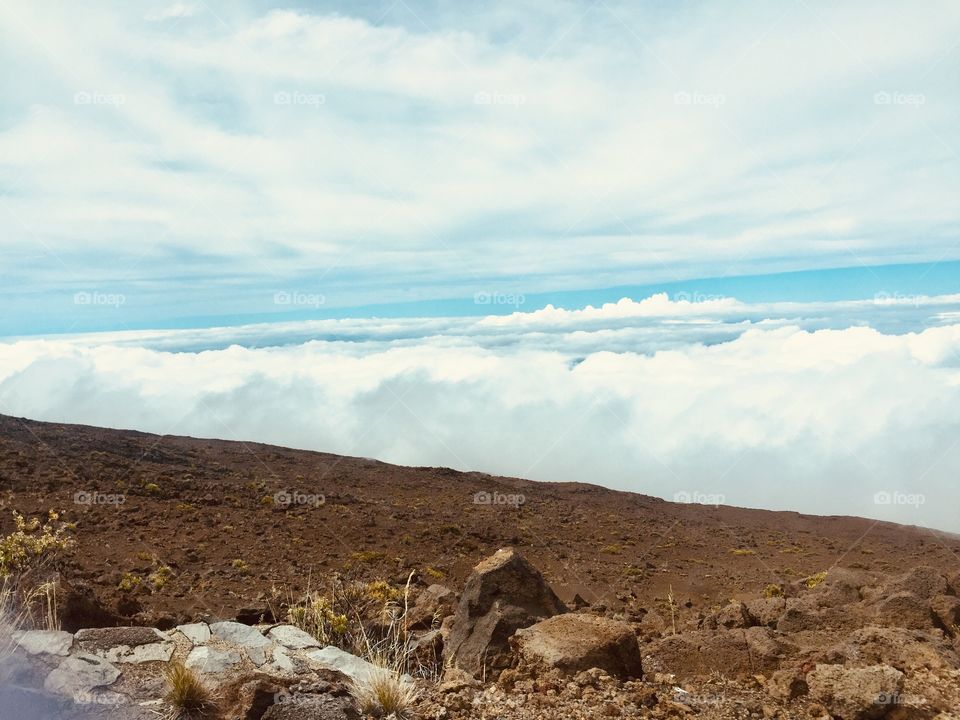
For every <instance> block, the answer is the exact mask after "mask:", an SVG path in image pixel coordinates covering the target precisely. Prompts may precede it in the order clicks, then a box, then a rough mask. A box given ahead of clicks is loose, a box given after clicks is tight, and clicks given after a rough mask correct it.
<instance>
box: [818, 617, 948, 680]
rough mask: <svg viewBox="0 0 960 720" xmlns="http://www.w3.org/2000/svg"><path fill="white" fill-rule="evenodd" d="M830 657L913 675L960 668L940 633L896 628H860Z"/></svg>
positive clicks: (833, 659) (834, 649)
mask: <svg viewBox="0 0 960 720" xmlns="http://www.w3.org/2000/svg"><path fill="white" fill-rule="evenodd" d="M828 654H829V655H830V656H831V662H834V661H836V662H844V663H847V664H859V665H891V666H893V667H894V668H896V669H897V670H901V671H903V672H909V673H914V672H917V671H920V670H938V669H940V668H944V667H947V668H956V667H960V659H958V658H957V655H956V653H955V652H954V650H953V648H951V647H950V645H949V644H947V643H946V642H945V641H944V639H943V637H942V635H941V634H940V633H939V632H936V631H933V632H929V633H927V632H919V631H916V630H907V629H905V628H896V627H872V626H871V627H865V628H860V629H859V630H855V631H854V632H852V633H850V635H848V636H847V638H846V640H844V641H843V642H841V643H839V644H838V645H836V646H834V647H833V648H832V649H831V650H830V651H829V653H828Z"/></svg>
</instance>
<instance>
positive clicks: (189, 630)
mask: <svg viewBox="0 0 960 720" xmlns="http://www.w3.org/2000/svg"><path fill="white" fill-rule="evenodd" d="M176 629H177V630H179V631H180V634H181V635H183V636H184V637H185V638H187V640H189V641H190V642H192V643H193V644H194V645H204V644H206V643H207V642H208V641H209V640H210V626H209V625H207V624H206V623H204V622H199V623H189V624H187V625H177V628H176Z"/></svg>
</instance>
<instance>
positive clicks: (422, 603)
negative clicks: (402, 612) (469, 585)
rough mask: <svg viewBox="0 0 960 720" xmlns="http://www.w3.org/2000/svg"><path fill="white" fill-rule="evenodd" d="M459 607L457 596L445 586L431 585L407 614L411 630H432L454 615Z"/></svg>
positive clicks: (419, 596)
mask: <svg viewBox="0 0 960 720" xmlns="http://www.w3.org/2000/svg"><path fill="white" fill-rule="evenodd" d="M456 607H457V596H456V593H454V592H453V590H451V589H450V588H448V587H446V586H444V585H436V584H434V585H430V586H429V587H428V588H426V589H425V590H423V592H421V593H420V594H419V595H418V596H417V601H416V602H415V603H414V605H413V607H412V608H410V611H409V612H408V614H407V623H408V627H409V628H410V629H411V630H430V629H432V628H433V627H434V625H435V624H439V623H440V622H442V620H443V618H445V617H447V616H448V615H452V614H453V613H454V611H455V610H456Z"/></svg>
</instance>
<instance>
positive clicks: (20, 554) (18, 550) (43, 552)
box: [0, 510, 71, 578]
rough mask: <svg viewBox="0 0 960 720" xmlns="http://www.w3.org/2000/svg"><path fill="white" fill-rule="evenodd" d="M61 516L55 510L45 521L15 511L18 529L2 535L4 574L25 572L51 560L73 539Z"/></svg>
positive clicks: (0, 549)
mask: <svg viewBox="0 0 960 720" xmlns="http://www.w3.org/2000/svg"><path fill="white" fill-rule="evenodd" d="M59 519H60V516H59V515H58V514H57V513H55V512H54V511H53V510H51V511H50V512H49V514H48V521H47V522H46V523H43V524H41V522H40V519H39V518H30V519H29V520H27V519H25V518H24V517H23V515H21V514H20V513H18V512H16V511H14V513H13V521H14V524H15V526H16V529H15V530H14V531H13V532H12V533H10V534H9V535H7V536H6V537H3V538H0V577H4V578H6V577H9V576H11V575H18V576H22V575H25V574H27V573H30V572H32V571H34V570H36V569H38V568H39V567H41V566H42V565H44V564H46V563H48V562H50V561H51V560H52V559H53V558H54V557H55V556H56V555H57V553H59V552H60V551H61V550H64V549H65V548H67V547H68V546H69V545H70V543H71V540H70V538H69V537H67V535H66V532H67V528H66V526H65V525H64V524H62V523H60V522H59Z"/></svg>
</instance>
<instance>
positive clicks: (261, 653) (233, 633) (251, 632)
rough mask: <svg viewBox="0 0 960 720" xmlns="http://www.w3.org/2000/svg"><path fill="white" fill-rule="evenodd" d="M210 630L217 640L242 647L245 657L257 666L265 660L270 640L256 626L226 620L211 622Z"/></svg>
mask: <svg viewBox="0 0 960 720" xmlns="http://www.w3.org/2000/svg"><path fill="white" fill-rule="evenodd" d="M210 632H211V633H212V634H213V636H214V637H215V638H217V639H219V640H223V641H224V642H226V643H229V644H231V645H235V646H237V647H242V648H243V649H244V651H245V652H246V653H247V657H249V658H250V661H251V662H252V663H253V664H254V665H256V666H257V667H260V666H261V665H263V664H264V663H265V662H266V661H267V647H269V646H270V645H271V642H270V640H269V639H267V638H266V637H264V635H263V633H262V632H260V631H259V630H258V629H257V628H255V627H251V626H250V625H244V624H243V623H238V622H233V621H231V620H227V621H225V622H216V623H212V624H211V625H210Z"/></svg>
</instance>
